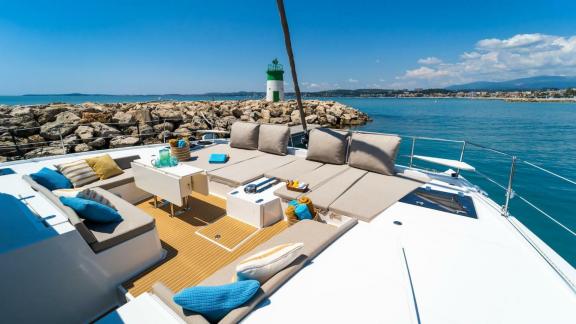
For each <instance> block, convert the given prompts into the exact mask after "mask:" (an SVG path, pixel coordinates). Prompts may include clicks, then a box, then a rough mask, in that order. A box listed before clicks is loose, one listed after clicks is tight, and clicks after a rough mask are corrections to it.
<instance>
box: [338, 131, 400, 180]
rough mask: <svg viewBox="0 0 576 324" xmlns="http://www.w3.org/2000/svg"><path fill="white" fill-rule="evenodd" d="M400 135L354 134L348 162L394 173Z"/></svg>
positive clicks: (386, 172)
mask: <svg viewBox="0 0 576 324" xmlns="http://www.w3.org/2000/svg"><path fill="white" fill-rule="evenodd" d="M399 147H400V137H398V136H396V135H384V134H362V133H354V134H352V141H351V143H350V157H349V158H348V164H349V165H350V166H351V167H355V168H358V169H362V170H367V171H372V172H376V173H380V174H385V175H394V174H395V171H394V164H395V162H396V155H397V154H398V148H399Z"/></svg>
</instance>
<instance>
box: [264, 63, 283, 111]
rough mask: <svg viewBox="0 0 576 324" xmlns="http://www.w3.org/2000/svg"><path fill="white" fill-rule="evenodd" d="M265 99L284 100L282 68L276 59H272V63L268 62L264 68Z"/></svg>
mask: <svg viewBox="0 0 576 324" xmlns="http://www.w3.org/2000/svg"><path fill="white" fill-rule="evenodd" d="M266 75H267V80H268V81H266V101H273V102H278V101H281V100H284V69H283V67H282V64H279V63H278V59H274V60H273V61H272V64H268V70H266Z"/></svg>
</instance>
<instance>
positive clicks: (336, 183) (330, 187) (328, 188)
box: [306, 168, 368, 210]
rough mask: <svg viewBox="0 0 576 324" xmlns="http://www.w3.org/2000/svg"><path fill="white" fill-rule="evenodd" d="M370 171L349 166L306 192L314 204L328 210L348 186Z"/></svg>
mask: <svg viewBox="0 0 576 324" xmlns="http://www.w3.org/2000/svg"><path fill="white" fill-rule="evenodd" d="M367 172H368V171H364V170H360V169H356V168H348V169H346V170H345V171H344V172H342V173H340V174H338V175H336V176H334V177H332V178H331V179H330V180H328V181H326V182H325V183H323V184H322V185H321V186H319V187H317V188H315V189H313V190H312V191H311V192H308V193H306V195H307V196H308V198H310V199H311V200H312V201H313V202H314V206H315V207H317V208H319V209H321V210H328V207H329V206H330V204H332V203H333V202H334V201H335V200H336V199H338V197H340V196H341V195H342V194H343V193H344V192H346V190H348V188H350V187H351V186H352V185H353V184H354V183H356V182H357V181H358V180H359V179H360V178H362V177H363V176H364V175H365V174H366V173H367Z"/></svg>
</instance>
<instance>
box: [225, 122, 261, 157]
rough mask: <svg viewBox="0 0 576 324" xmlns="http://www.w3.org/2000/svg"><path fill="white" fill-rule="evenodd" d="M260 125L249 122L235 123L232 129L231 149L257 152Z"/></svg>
mask: <svg viewBox="0 0 576 324" xmlns="http://www.w3.org/2000/svg"><path fill="white" fill-rule="evenodd" d="M259 129H260V125H259V124H257V123H249V122H239V121H238V122H235V123H234V124H232V127H231V128H230V147H235V148H240V149H246V150H257V149H258V130H259Z"/></svg>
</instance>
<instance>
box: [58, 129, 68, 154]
mask: <svg viewBox="0 0 576 324" xmlns="http://www.w3.org/2000/svg"><path fill="white" fill-rule="evenodd" d="M58 136H60V145H61V146H62V150H63V151H64V153H66V146H64V139H63V138H62V126H58Z"/></svg>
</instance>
